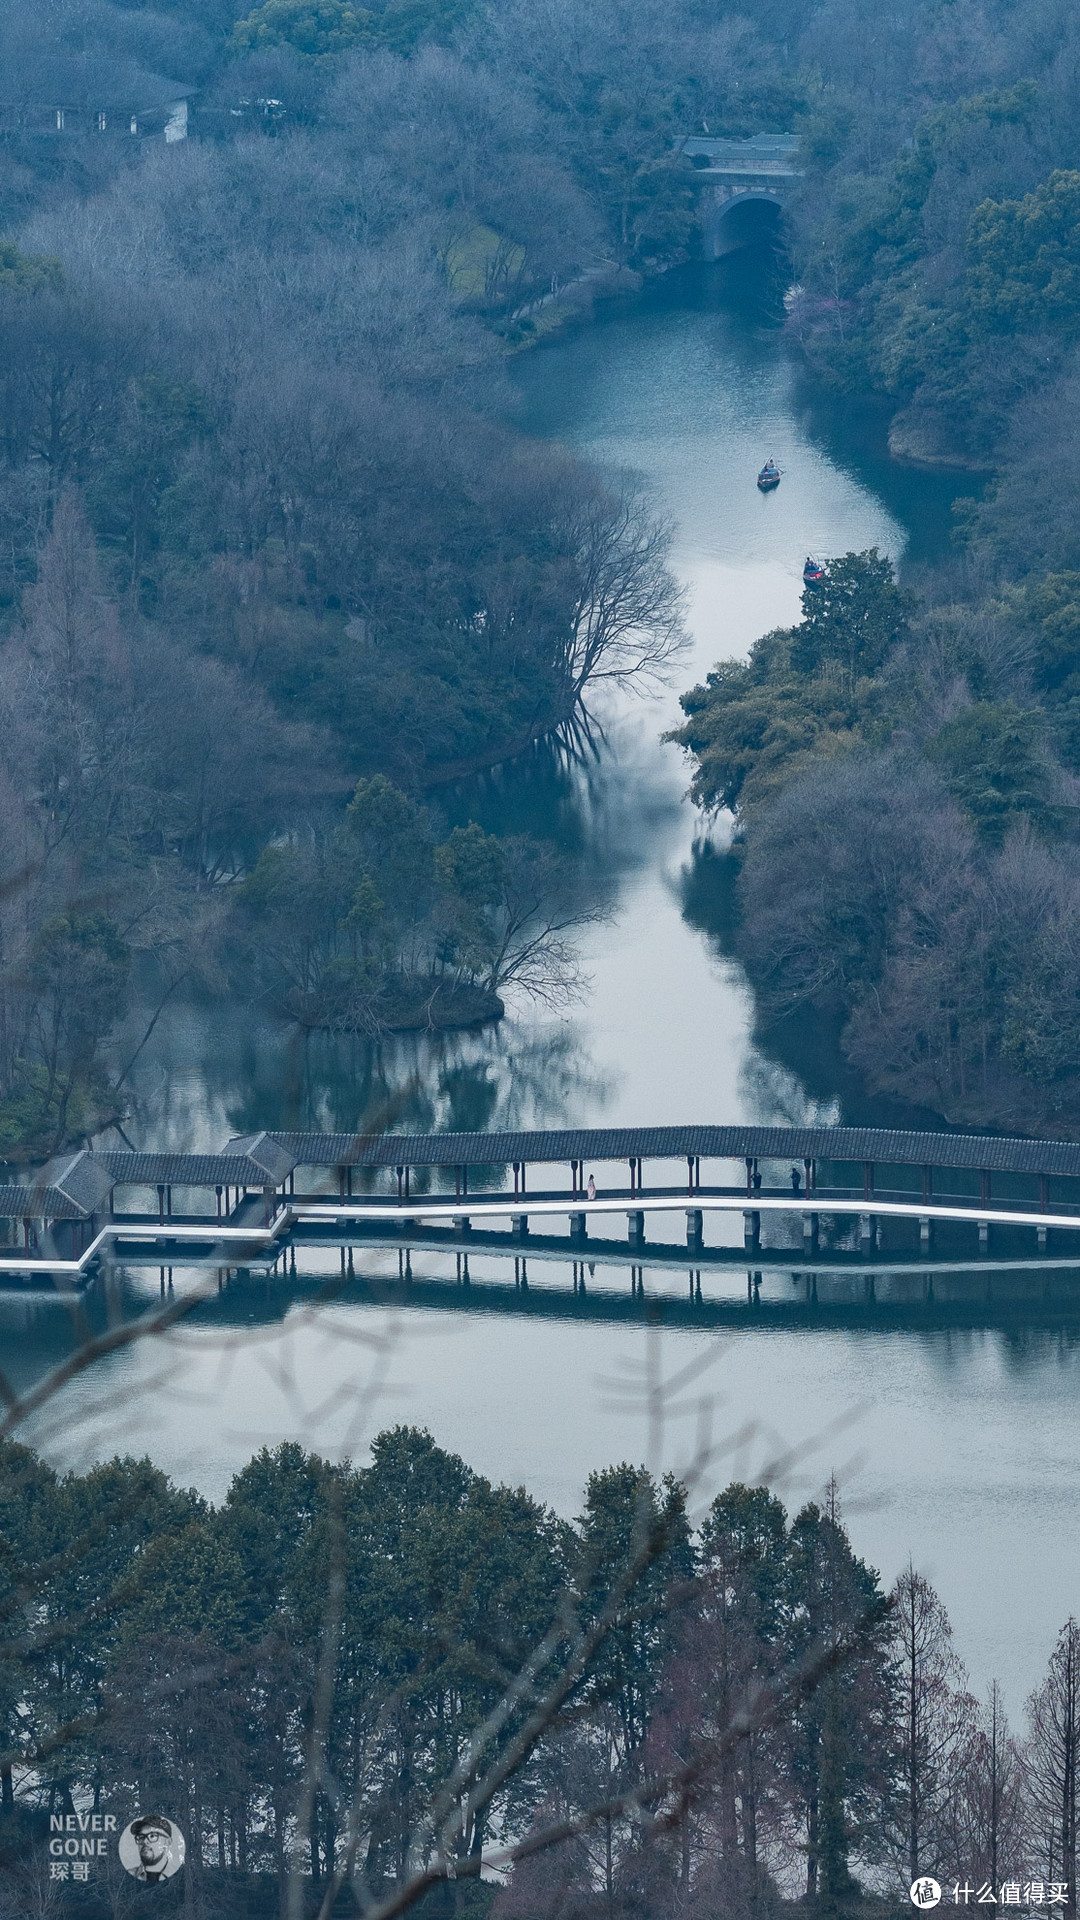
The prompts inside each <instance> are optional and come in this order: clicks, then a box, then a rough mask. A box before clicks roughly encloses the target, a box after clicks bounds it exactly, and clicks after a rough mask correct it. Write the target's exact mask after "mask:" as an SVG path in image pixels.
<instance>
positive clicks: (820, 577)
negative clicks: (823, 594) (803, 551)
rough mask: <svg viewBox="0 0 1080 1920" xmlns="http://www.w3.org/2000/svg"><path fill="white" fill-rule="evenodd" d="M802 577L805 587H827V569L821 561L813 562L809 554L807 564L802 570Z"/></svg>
mask: <svg viewBox="0 0 1080 1920" xmlns="http://www.w3.org/2000/svg"><path fill="white" fill-rule="evenodd" d="M802 577H803V586H804V587H823V586H824V585H825V569H824V567H823V566H822V564H821V561H820V560H813V559H811V557H810V555H809V554H807V556H806V562H805V564H804V566H803V570H802Z"/></svg>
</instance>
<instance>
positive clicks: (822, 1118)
mask: <svg viewBox="0 0 1080 1920" xmlns="http://www.w3.org/2000/svg"><path fill="white" fill-rule="evenodd" d="M739 1089H740V1092H741V1093H742V1096H743V1099H744V1101H745V1103H746V1106H747V1108H748V1109H749V1110H750V1111H752V1112H753V1114H754V1117H755V1119H756V1121H757V1122H758V1124H759V1125H760V1126H763V1127H770V1126H775V1127H835V1126H838V1125H839V1123H840V1117H841V1116H840V1102H839V1101H838V1100H829V1099H814V1098H813V1096H812V1095H811V1094H809V1093H807V1090H806V1088H805V1087H804V1086H803V1084H802V1081H801V1080H800V1079H799V1078H798V1076H797V1075H796V1074H794V1073H792V1072H791V1070H790V1069H789V1068H788V1067H785V1066H784V1065H783V1064H782V1063H781V1061H779V1060H770V1059H768V1058H767V1057H766V1055H765V1054H763V1053H758V1052H757V1051H756V1050H755V1051H754V1052H752V1053H748V1054H747V1056H746V1059H745V1060H744V1062H743V1065H742V1068H741V1070H740V1073H739Z"/></svg>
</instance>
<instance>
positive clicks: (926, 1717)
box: [890, 1561, 996, 1880]
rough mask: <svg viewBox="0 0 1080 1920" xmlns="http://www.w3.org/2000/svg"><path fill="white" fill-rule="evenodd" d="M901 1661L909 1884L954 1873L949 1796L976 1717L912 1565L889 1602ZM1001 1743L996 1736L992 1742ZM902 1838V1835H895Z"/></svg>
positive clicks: (925, 1584) (942, 1626) (933, 1604)
mask: <svg viewBox="0 0 1080 1920" xmlns="http://www.w3.org/2000/svg"><path fill="white" fill-rule="evenodd" d="M890 1598H891V1601H892V1618H893V1626H894V1632H895V1641H894V1647H895V1654H896V1662H897V1704H898V1707H899V1732H900V1737H901V1764H902V1776H901V1777H902V1786H901V1790H900V1794H899V1796H898V1803H899V1804H898V1809H897V1810H898V1812H899V1813H900V1814H901V1819H902V1827H903V1838H904V1842H905V1847H904V1871H905V1872H906V1874H907V1877H908V1879H909V1880H915V1879H917V1878H918V1876H919V1875H920V1874H921V1873H932V1874H934V1875H936V1876H939V1877H940V1876H942V1875H944V1874H945V1873H946V1872H948V1871H951V1870H952V1869H953V1868H954V1867H955V1869H956V1870H957V1872H964V1871H967V1869H966V1866H965V1863H964V1862H963V1861H962V1860H961V1861H957V1860H956V1859H954V1857H953V1855H952V1850H951V1844H950V1843H951V1840H952V1837H953V1831H954V1821H953V1818H952V1806H951V1802H952V1797H953V1795H954V1794H955V1793H956V1791H957V1785H958V1781H959V1779H960V1778H961V1776H962V1772H963V1766H964V1761H965V1758H966V1752H967V1743H968V1740H969V1738H970V1732H971V1726H972V1722H973V1720H974V1716H975V1711H976V1709H975V1702H974V1700H972V1698H971V1696H970V1695H969V1694H968V1693H967V1691H966V1688H965V1685H964V1682H965V1678H966V1676H965V1674H964V1670H963V1668H962V1666H961V1664H960V1661H959V1660H958V1658H957V1656H956V1654H955V1652H954V1650H953V1645H952V1628H951V1626H950V1624H949V1616H948V1614H947V1613H946V1611H945V1608H944V1607H943V1606H942V1603H941V1601H940V1600H939V1598H938V1596H937V1594H936V1593H935V1592H934V1589H933V1587H932V1586H931V1585H930V1583H929V1581H928V1580H926V1579H924V1577H923V1575H922V1574H921V1573H918V1572H917V1571H916V1569H915V1567H914V1566H913V1565H912V1563H911V1562H910V1561H909V1563H908V1565H907V1566H906V1567H905V1569H904V1571H903V1573H902V1574H901V1575H900V1578H899V1580H898V1581H897V1583H896V1585H895V1587H894V1588H893V1591H892V1594H891V1596H890ZM995 1738H996V1736H995ZM897 1837H898V1839H899V1838H900V1835H899V1834H898V1836H897Z"/></svg>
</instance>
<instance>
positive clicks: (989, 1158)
mask: <svg viewBox="0 0 1080 1920" xmlns="http://www.w3.org/2000/svg"><path fill="white" fill-rule="evenodd" d="M672 1163H676V1164H679V1165H680V1167H681V1168H682V1169H685V1172H684V1173H683V1172H680V1177H679V1179H678V1181H677V1182H673V1181H672V1180H671V1179H670V1168H671V1166H672ZM665 1169H666V1170H668V1172H669V1177H668V1179H667V1180H666V1181H664V1180H662V1179H661V1178H660V1177H659V1176H660V1175H662V1173H663V1171H664V1170H665ZM555 1170H562V1184H560V1185H557V1184H556V1183H555V1181H554V1179H553V1177H552V1176H553V1173H554V1171H555ZM567 1176H568V1179H567ZM733 1176H734V1177H733ZM540 1180H542V1182H543V1184H538V1181H540ZM178 1195H181V1196H182V1197H183V1207H182V1208H178V1207H177V1205H176V1200H177V1196H178ZM140 1198H142V1199H143V1201H144V1204H143V1205H142V1206H141V1207H140V1206H138V1205H137V1204H133V1203H137V1202H138V1200H139V1199H140ZM121 1202H122V1203H123V1204H121ZM147 1203H148V1204H147ZM0 1219H6V1220H7V1222H8V1226H9V1232H8V1250H7V1251H6V1252H4V1253H3V1254H2V1255H0V1272H2V1273H5V1274H7V1275H9V1276H11V1277H12V1279H13V1281H14V1282H15V1284H20V1283H21V1284H25V1281H26V1278H27V1277H36V1278H39V1279H40V1278H43V1277H45V1276H52V1277H53V1279H54V1280H55V1281H60V1282H61V1283H63V1282H64V1281H65V1280H66V1281H67V1283H68V1284H69V1285H70V1284H72V1283H74V1282H77V1281H78V1280H79V1279H80V1278H81V1277H83V1276H85V1275H87V1274H88V1273H89V1272H91V1271H92V1270H95V1269H96V1268H97V1267H98V1266H99V1265H100V1264H102V1263H106V1264H108V1263H115V1262H118V1261H123V1262H124V1264H138V1263H143V1264H156V1265H162V1266H170V1265H180V1264H189V1263H191V1262H192V1261H196V1262H198V1263H200V1264H209V1265H217V1266H219V1267H228V1268H234V1267H242V1266H245V1265H250V1264H252V1263H259V1264H267V1263H274V1262H276V1261H279V1260H280V1257H281V1255H282V1253H283V1251H285V1250H287V1249H289V1248H290V1247H295V1246H296V1245H298V1244H303V1243H304V1242H312V1241H314V1242H322V1243H326V1242H327V1241H329V1242H331V1243H333V1244H335V1245H340V1246H341V1247H342V1248H343V1249H344V1248H345V1247H346V1246H348V1245H357V1244H363V1243H365V1242H371V1243H373V1244H374V1243H379V1242H384V1241H385V1240H386V1239H387V1237H388V1236H390V1237H391V1238H394V1237H396V1238H397V1241H398V1244H404V1242H405V1240H409V1241H410V1242H411V1243H413V1244H418V1243H420V1242H423V1241H426V1243H427V1244H428V1245H440V1246H446V1245H450V1246H456V1247H458V1248H460V1249H462V1250H467V1249H468V1248H469V1247H470V1246H477V1245H478V1243H479V1238H480V1236H481V1235H482V1236H483V1238H484V1242H485V1244H488V1245H493V1246H496V1247H500V1246H501V1247H502V1248H504V1249H505V1250H507V1251H513V1250H515V1249H520V1250H523V1249H524V1248H526V1247H530V1248H534V1249H535V1250H536V1252H537V1254H538V1255H539V1254H540V1253H541V1252H543V1253H547V1254H550V1253H553V1252H554V1253H556V1254H558V1255H560V1256H561V1257H563V1258H566V1257H570V1258H578V1257H579V1256H581V1255H582V1254H583V1253H586V1252H588V1253H590V1254H592V1256H593V1257H594V1258H614V1259H618V1260H620V1261H622V1262H623V1263H624V1264H625V1263H626V1262H627V1261H629V1263H630V1264H631V1265H632V1266H633V1265H640V1264H642V1263H644V1262H645V1261H646V1260H647V1261H648V1263H649V1264H652V1262H653V1261H654V1260H658V1261H660V1262H661V1263H663V1262H664V1261H666V1260H669V1259H671V1258H673V1257H675V1256H676V1255H677V1257H678V1258H679V1259H680V1260H681V1261H682V1263H683V1264H684V1265H685V1264H686V1262H687V1259H688V1258H690V1259H692V1261H693V1267H692V1269H691V1270H692V1271H694V1270H696V1271H701V1270H703V1269H704V1268H707V1267H711V1266H723V1265H728V1266H730V1264H731V1262H732V1260H733V1259H739V1260H741V1264H742V1265H743V1266H746V1265H747V1263H748V1256H749V1260H750V1262H751V1263H752V1264H751V1266H750V1271H751V1273H752V1272H753V1271H754V1270H756V1268H757V1265H758V1262H759V1261H760V1262H761V1263H762V1270H763V1271H764V1269H765V1268H766V1267H768V1266H769V1264H770V1262H773V1261H777V1260H779V1261H780V1262H781V1263H786V1264H787V1265H788V1266H789V1267H790V1266H791V1263H792V1260H793V1257H794V1258H795V1259H796V1260H797V1261H798V1262H799V1263H800V1264H801V1265H803V1266H805V1267H807V1268H808V1269H809V1268H813V1269H816V1270H821V1268H822V1266H823V1264H828V1262H829V1261H835V1260H839V1261H840V1263H841V1265H843V1264H845V1263H848V1264H850V1263H851V1262H853V1261H860V1262H862V1263H863V1264H864V1265H869V1266H871V1267H872V1266H874V1265H877V1266H879V1267H882V1268H883V1269H887V1270H889V1271H890V1272H893V1273H895V1272H897V1271H898V1270H899V1267H902V1266H904V1265H905V1264H907V1263H910V1262H915V1263H916V1264H919V1263H921V1264H922V1266H923V1267H925V1263H926V1262H928V1261H930V1260H932V1259H934V1260H935V1261H936V1264H938V1265H940V1259H938V1258H937V1256H945V1257H946V1258H947V1260H949V1261H956V1260H957V1259H958V1258H961V1257H962V1258H964V1259H966V1260H967V1261H968V1262H969V1263H970V1258H971V1254H972V1253H974V1252H976V1251H977V1253H978V1255H979V1256H981V1257H982V1259H983V1260H984V1261H986V1262H989V1261H990V1256H991V1251H993V1253H994V1255H995V1257H996V1258H998V1259H1001V1258H1004V1259H1005V1260H1006V1263H1007V1264H1009V1265H1010V1268H1011V1269H1015V1268H1016V1266H1017V1263H1018V1262H1027V1261H1029V1260H1030V1258H1031V1256H1032V1255H1033V1254H1034V1255H1036V1256H1037V1255H1039V1254H1043V1255H1046V1254H1048V1253H1049V1252H1050V1250H1051V1237H1053V1241H1054V1247H1053V1251H1054V1252H1055V1253H1058V1254H1059V1255H1065V1254H1067V1253H1068V1252H1069V1251H1070V1248H1071V1247H1072V1246H1075V1248H1076V1260H1077V1262H1078V1264H1080V1242H1074V1240H1073V1236H1074V1235H1075V1234H1077V1233H1078V1232H1080V1147H1078V1146H1075V1145H1073V1144H1071V1143H1068V1142H1063V1141H1045V1140H1043V1141H1040V1140H1023V1139H1002V1138H998V1137H993V1136H986V1135H962V1134H949V1133H915V1132H897V1131H884V1130H880V1129H874V1128H851V1127H801V1128H786V1127H755V1126H738V1127H704V1126H696V1127H630V1128H583V1129H571V1130H564V1131H559V1132H518V1133H472V1134H419V1135H415V1134H414V1135H406V1134H379V1135H364V1134H310V1133H294V1132H277V1133H260V1134H253V1135H249V1136H245V1137H244V1138H241V1139H236V1140H232V1141H230V1142H229V1143H228V1145H227V1147H226V1148H225V1150H224V1152H223V1153H221V1154H184V1153H147V1154H142V1153H137V1152H130V1151H128V1152H112V1151H108V1152H85V1153H79V1154H74V1155H71V1156H69V1157H68V1158H66V1159H63V1160H58V1161H54V1162H52V1163H50V1165H49V1166H48V1167H46V1168H45V1169H44V1170H43V1171H42V1172H41V1173H40V1174H39V1175H38V1176H37V1177H36V1178H33V1179H29V1180H24V1181H23V1182H21V1183H18V1184H15V1183H12V1184H10V1185H7V1186H0ZM562 1220H565V1221H566V1222H567V1227H568V1231H567V1232H566V1233H565V1234H556V1233H555V1232H554V1229H555V1228H556V1226H557V1225H559V1223H560V1222H561V1221H562ZM623 1222H625V1235H626V1237H625V1239H622V1238H618V1239H616V1238H614V1237H611V1236H612V1229H613V1228H614V1227H615V1226H616V1224H618V1225H620V1226H622V1223H623ZM673 1222H675V1223H677V1224H678V1228H679V1233H680V1238H681V1241H682V1245H681V1247H676V1246H674V1245H673V1244H672V1242H671V1241H670V1240H669V1239H668V1240H665V1239H663V1238H661V1239H653V1240H649V1239H648V1238H647V1232H646V1227H647V1223H648V1224H649V1226H650V1227H651V1228H652V1230H653V1231H654V1232H656V1231H657V1230H658V1229H660V1230H661V1231H662V1228H663V1227H664V1226H665V1225H666V1226H667V1227H668V1229H670V1226H671V1224H672V1223H673ZM718 1223H719V1225H720V1226H721V1228H722V1229H726V1231H727V1235H728V1238H727V1240H726V1241H725V1240H723V1239H721V1240H719V1241H717V1237H716V1235H715V1233H712V1235H711V1238H710V1235H709V1234H707V1232H706V1225H707V1224H708V1226H709V1228H710V1229H713V1228H715V1227H716V1226H717V1224H718ZM732 1224H735V1225H736V1229H738V1226H739V1225H741V1239H742V1243H743V1247H742V1254H741V1256H740V1255H739V1254H738V1251H737V1247H733V1246H732V1245H731V1243H730V1229H731V1225H732ZM771 1228H778V1229H779V1230H780V1232H781V1235H782V1237H783V1238H784V1241H785V1244H783V1245H781V1246H774V1247H772V1248H770V1247H769V1245H768V1244H767V1242H768V1237H769V1230H770V1229H771ZM20 1230H21V1235H20ZM598 1236H599V1239H598ZM936 1236H937V1237H938V1240H939V1242H940V1244H939V1245H937V1247H935V1237H936ZM1066 1236H1067V1239H1066ZM19 1237H21V1240H22V1245H21V1247H20V1246H19V1245H18V1238H19ZM793 1240H794V1241H795V1242H796V1244H797V1245H798V1243H800V1242H801V1250H798V1251H795V1252H794V1254H793V1247H792V1241H793ZM992 1241H994V1242H995V1244H994V1245H993V1248H992ZM635 1255H637V1256H639V1260H638V1261H635V1259H634V1256H635ZM752 1292H753V1282H752V1281H751V1293H752Z"/></svg>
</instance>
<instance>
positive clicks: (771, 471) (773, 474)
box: [757, 459, 780, 493]
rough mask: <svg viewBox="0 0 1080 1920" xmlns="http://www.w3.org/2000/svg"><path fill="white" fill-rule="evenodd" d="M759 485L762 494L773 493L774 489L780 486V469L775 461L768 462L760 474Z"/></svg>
mask: <svg viewBox="0 0 1080 1920" xmlns="http://www.w3.org/2000/svg"><path fill="white" fill-rule="evenodd" d="M757 483H758V486H759V487H760V488H761V491H762V493H771V492H772V490H773V488H774V487H778V486H779V485H780V469H779V467H778V466H777V464H776V461H775V460H773V459H769V460H766V462H765V465H764V466H763V467H762V469H761V472H760V473H759V474H758V477H757Z"/></svg>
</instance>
